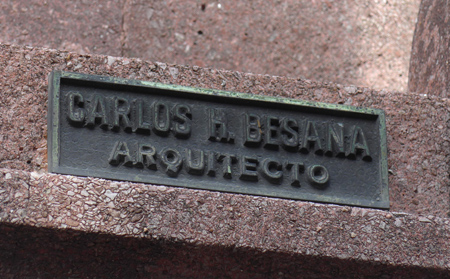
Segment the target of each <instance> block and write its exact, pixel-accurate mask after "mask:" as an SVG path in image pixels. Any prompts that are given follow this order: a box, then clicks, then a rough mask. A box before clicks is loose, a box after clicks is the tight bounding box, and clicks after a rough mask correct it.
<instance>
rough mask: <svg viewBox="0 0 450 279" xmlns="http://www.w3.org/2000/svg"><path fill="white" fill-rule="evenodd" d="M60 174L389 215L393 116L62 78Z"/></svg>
mask: <svg viewBox="0 0 450 279" xmlns="http://www.w3.org/2000/svg"><path fill="white" fill-rule="evenodd" d="M48 112H49V113H48V169H49V172H54V173H60V174H70V175H79V176H91V177H100V178H106V179H114V180H122V181H133V182H142V183H153V184H160V185H169V186H181V187H188V188H196V189H206V190H213V191H222V192H233V193H241V194H251V195H260V196H269V197H277V198H288V199H296V200H307V201H315V202H325V203H336V204H347V205H355V206H363V207H373V208H381V209H389V189H388V171H387V146H386V123H385V114H384V111H383V110H381V109H373V108H360V107H352V106H346V105H336V104H326V103H319V102H310V101H302V100H294V99H287V98H275V97H268V96H262V95H254V94H245V93H236V92H227V91H221V90H215V89H204V88H193V87H186V86H179V85H173V84H162V83H156V82H148V81H139V80H129V79H122V78H117V77H109V76H97V75H87V74H80V73H71V72H62V71H55V72H53V73H51V75H50V77H49V110H48Z"/></svg>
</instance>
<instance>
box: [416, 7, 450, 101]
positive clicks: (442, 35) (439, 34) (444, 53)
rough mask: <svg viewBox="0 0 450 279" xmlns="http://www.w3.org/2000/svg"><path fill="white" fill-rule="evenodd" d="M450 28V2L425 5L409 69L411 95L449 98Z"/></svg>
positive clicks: (418, 23)
mask: <svg viewBox="0 0 450 279" xmlns="http://www.w3.org/2000/svg"><path fill="white" fill-rule="evenodd" d="M449 24H450V13H449V4H448V1H443V0H423V1H422V3H421V4H420V10H419V17H418V19H417V25H416V31H415V33H414V41H413V45H412V53H411V64H410V67H409V83H408V89H409V91H410V92H415V93H421V94H429V95H434V96H440V97H449V95H450V66H449V63H450V55H449V47H450V33H449Z"/></svg>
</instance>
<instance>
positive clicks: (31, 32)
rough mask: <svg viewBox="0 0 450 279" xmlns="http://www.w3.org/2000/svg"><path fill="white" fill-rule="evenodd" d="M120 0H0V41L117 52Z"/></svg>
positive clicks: (120, 16) (88, 50) (119, 46)
mask: <svg viewBox="0 0 450 279" xmlns="http://www.w3.org/2000/svg"><path fill="white" fill-rule="evenodd" d="M122 2H123V1H122V0H91V1H85V0H75V1H55V0H47V1H41V0H31V1H29V0H19V1H17V0H7V1H1V2H0V26H1V27H2V28H1V30H0V42H9V43H14V44H19V45H33V46H41V47H49V48H57V49H65V50H70V51H75V52H78V53H105V54H109V55H115V56H120V55H121V42H120V36H121V34H122V25H121V24H122V10H121V7H122Z"/></svg>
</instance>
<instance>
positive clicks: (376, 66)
mask: <svg viewBox="0 0 450 279" xmlns="http://www.w3.org/2000/svg"><path fill="white" fill-rule="evenodd" d="M419 3H420V1H419V0H391V1H355V0H343V1H339V2H336V1H334V2H333V1H328V0H319V1H292V0H289V1H282V2H280V1H272V0H270V1H267V0H264V1H263V0H254V1H228V2H226V3H225V2H220V1H219V2H217V1H209V2H208V1H204V2H201V1H194V0H186V1H173V0H168V1H140V0H95V1H81V0H77V1H70V2H67V1H66V2H61V1H57V0H46V1H40V0H14V1H12V0H8V1H1V3H0V25H1V26H2V28H0V42H4V43H14V44H23V45H31V46H41V47H51V48H56V49H61V50H69V51H75V52H77V53H92V54H106V55H113V56H128V57H138V58H142V59H148V60H151V61H162V62H166V63H176V64H188V65H192V66H194V65H196V66H201V67H209V68H216V69H227V70H233V71H241V72H252V73H255V74H269V75H277V76H289V77H295V78H297V77H305V78H308V79H314V80H320V81H333V82H338V83H343V84H356V85H360V86H369V87H372V88H376V89H380V88H389V89H391V90H401V91H404V90H405V89H406V85H407V73H408V64H409V56H410V49H411V47H410V46H411V41H412V36H413V30H414V24H415V19H416V16H417V11H418V6H419Z"/></svg>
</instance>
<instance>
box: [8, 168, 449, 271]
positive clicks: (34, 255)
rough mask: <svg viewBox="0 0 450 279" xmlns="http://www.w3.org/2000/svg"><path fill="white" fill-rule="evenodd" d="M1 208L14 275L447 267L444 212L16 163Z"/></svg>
mask: <svg viewBox="0 0 450 279" xmlns="http://www.w3.org/2000/svg"><path fill="white" fill-rule="evenodd" d="M84 192H86V193H87V195H86V194H85V193H84ZM0 208H1V209H2V210H1V211H0V223H2V225H0V232H2V234H1V235H2V237H0V248H1V251H2V252H0V273H2V274H3V275H4V274H6V275H8V274H14V275H15V276H16V277H17V276H18V275H22V276H30V275H34V276H35V275H36V274H39V275H42V276H44V277H54V276H55V274H56V275H58V276H57V277H65V275H66V276H67V275H70V276H73V277H76V278H78V277H97V276H98V278H111V276H112V277H123V276H124V275H125V274H127V276H126V277H130V276H131V277H140V276H149V275H150V274H152V275H153V276H155V277H157V278H173V277H174V276H175V277H177V278H205V277H211V278H250V277H251V278H268V277H270V278H298V277H299V274H302V275H304V278H317V277H319V278H445V277H446V276H449V275H450V273H449V272H450V250H449V249H448V246H449V239H450V220H449V219H447V218H439V217H433V216H414V215H409V214H405V213H390V212H386V211H380V210H374V209H362V208H357V207H349V206H337V205H321V204H314V203H308V202H299V201H290V200H282V199H274V198H266V197H254V196H249V195H237V194H227V193H220V192H210V191H202V190H191V189H183V188H174V187H165V186H154V185H148V184H147V185H146V184H136V183H124V182H122V183H119V182H113V181H108V180H104V179H98V178H80V177H74V176H67V175H65V176H63V175H54V174H38V173H36V172H31V173H30V172H26V171H16V170H10V169H0ZM61 229H64V230H61ZM80 231H82V232H80ZM30 237H31V238H30ZM130 237H134V238H130ZM31 239H32V240H33V241H31ZM102 271H104V272H105V273H102ZM22 276H19V277H22ZM3 277H4V276H3Z"/></svg>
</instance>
